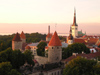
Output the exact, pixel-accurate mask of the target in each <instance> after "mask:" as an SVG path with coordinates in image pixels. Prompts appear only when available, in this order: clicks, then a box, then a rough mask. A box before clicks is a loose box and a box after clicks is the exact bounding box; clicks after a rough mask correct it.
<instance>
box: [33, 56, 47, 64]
mask: <svg viewBox="0 0 100 75" xmlns="http://www.w3.org/2000/svg"><path fill="white" fill-rule="evenodd" d="M34 59H35V60H37V62H38V63H39V65H41V64H46V63H48V58H47V57H42V56H34Z"/></svg>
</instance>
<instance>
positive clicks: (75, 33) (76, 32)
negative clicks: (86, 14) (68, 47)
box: [71, 9, 78, 38]
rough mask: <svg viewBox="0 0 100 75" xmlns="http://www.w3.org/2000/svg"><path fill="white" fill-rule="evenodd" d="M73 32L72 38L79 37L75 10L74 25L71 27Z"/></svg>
mask: <svg viewBox="0 0 100 75" xmlns="http://www.w3.org/2000/svg"><path fill="white" fill-rule="evenodd" d="M71 30H72V36H73V37H74V38H77V37H78V25H77V24H76V10H75V9H74V19H73V24H72V26H71Z"/></svg>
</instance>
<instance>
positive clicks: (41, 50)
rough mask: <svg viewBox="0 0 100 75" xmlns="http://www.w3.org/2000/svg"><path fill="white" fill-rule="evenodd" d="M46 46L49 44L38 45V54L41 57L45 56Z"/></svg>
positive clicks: (41, 43)
mask: <svg viewBox="0 0 100 75" xmlns="http://www.w3.org/2000/svg"><path fill="white" fill-rule="evenodd" d="M45 46H47V43H46V42H40V43H39V44H38V46H37V47H38V49H37V54H38V55H39V56H45Z"/></svg>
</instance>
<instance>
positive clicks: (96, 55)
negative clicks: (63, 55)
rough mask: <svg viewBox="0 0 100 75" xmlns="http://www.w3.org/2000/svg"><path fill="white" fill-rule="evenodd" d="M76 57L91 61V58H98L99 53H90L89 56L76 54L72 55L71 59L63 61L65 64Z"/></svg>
mask: <svg viewBox="0 0 100 75" xmlns="http://www.w3.org/2000/svg"><path fill="white" fill-rule="evenodd" d="M77 56H81V57H84V58H87V59H92V58H96V57H98V56H100V52H96V53H90V54H76V56H75V55H72V56H71V57H69V58H67V59H65V62H69V61H71V60H72V59H74V58H77Z"/></svg>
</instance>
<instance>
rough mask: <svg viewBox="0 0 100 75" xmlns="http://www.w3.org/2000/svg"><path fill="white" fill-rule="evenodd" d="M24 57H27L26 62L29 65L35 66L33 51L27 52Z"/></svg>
mask: <svg viewBox="0 0 100 75" xmlns="http://www.w3.org/2000/svg"><path fill="white" fill-rule="evenodd" d="M24 55H25V61H27V63H28V64H30V65H33V66H34V62H33V58H34V56H33V55H32V51H31V50H26V51H25V52H24Z"/></svg>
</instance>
